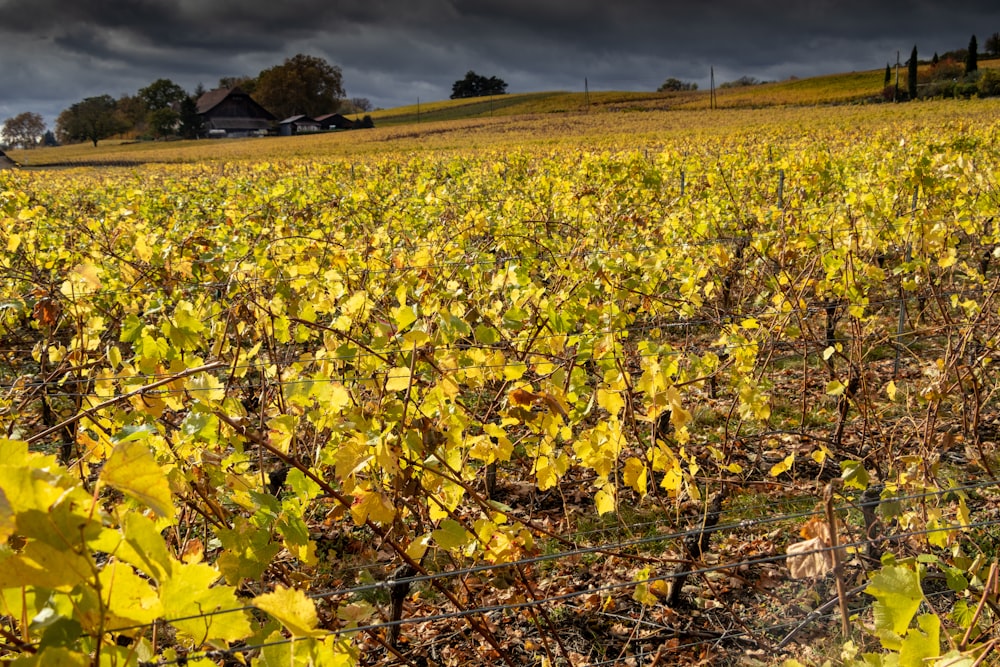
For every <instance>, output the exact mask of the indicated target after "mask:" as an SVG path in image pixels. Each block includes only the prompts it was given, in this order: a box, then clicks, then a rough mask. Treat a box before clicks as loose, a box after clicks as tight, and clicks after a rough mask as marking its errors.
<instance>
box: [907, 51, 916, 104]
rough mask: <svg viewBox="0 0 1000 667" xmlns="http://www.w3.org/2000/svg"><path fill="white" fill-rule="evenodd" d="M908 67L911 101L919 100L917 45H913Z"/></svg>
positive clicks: (908, 86) (908, 85)
mask: <svg viewBox="0 0 1000 667" xmlns="http://www.w3.org/2000/svg"><path fill="white" fill-rule="evenodd" d="M906 66H907V68H908V69H907V71H906V73H907V79H906V83H907V88H908V89H909V92H910V99H911V100H915V99H917V45H916V44H914V45H913V51H911V52H910V59H909V60H908V61H907V63H906Z"/></svg>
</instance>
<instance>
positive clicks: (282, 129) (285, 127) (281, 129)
mask: <svg viewBox="0 0 1000 667" xmlns="http://www.w3.org/2000/svg"><path fill="white" fill-rule="evenodd" d="M311 132H319V123H318V122H316V120H315V119H314V118H310V117H309V116H303V115H298V116H291V117H289V118H286V119H285V120H283V121H281V122H280V123H279V124H278V134H280V135H281V136H283V137H289V136H291V135H293V134H309V133H311Z"/></svg>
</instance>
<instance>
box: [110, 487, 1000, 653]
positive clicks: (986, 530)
mask: <svg viewBox="0 0 1000 667" xmlns="http://www.w3.org/2000/svg"><path fill="white" fill-rule="evenodd" d="M998 485H1000V481H997V480H978V481H970V482H968V483H965V484H962V485H955V486H951V487H949V488H946V489H937V490H930V491H925V492H921V493H909V494H898V495H892V494H883V498H881V499H880V500H879V501H877V504H881V503H895V504H901V505H905V506H917V507H919V506H923V505H926V504H927V503H929V502H930V501H939V500H942V499H944V498H945V497H946V496H948V497H951V498H957V497H963V498H975V499H976V503H978V504H979V505H982V506H983V507H982V510H983V511H984V512H987V513H989V510H990V509H992V508H991V507H987V505H989V504H990V503H991V502H992V501H995V500H996V499H997V496H996V495H995V492H996V488H997V486H998ZM779 502H780V501H779ZM861 502H862V501H861V500H860V498H855V499H853V500H852V499H850V498H846V497H844V498H842V500H841V502H840V503H839V504H838V505H836V506H835V507H834V512H835V514H836V515H837V516H840V517H842V518H843V521H844V522H845V526H848V527H849V526H850V520H851V518H852V517H853V518H854V519H857V516H858V513H859V503H861ZM976 503H973V508H974V509H973V511H974V512H975V511H977V510H978V505H976ZM776 504H777V503H772V502H768V503H760V504H757V505H753V506H749V507H748V506H741V507H740V508H738V510H733V511H738V512H739V513H740V514H742V515H753V516H755V517H757V518H741V519H739V520H735V521H731V522H728V523H720V524H718V525H715V526H712V527H710V528H708V529H706V528H705V527H703V526H700V525H699V519H698V517H697V516H693V517H689V518H688V520H689V521H690V522H691V525H692V526H693V527H691V528H688V529H685V530H675V531H667V532H659V533H656V534H652V535H646V536H642V537H637V538H631V539H618V540H615V541H607V542H599V543H597V544H591V545H587V546H579V547H575V548H571V549H561V550H557V551H553V552H550V553H545V554H539V555H535V556H529V557H524V558H519V559H516V560H512V561H510V562H499V563H481V564H477V565H473V566H469V567H463V568H458V569H451V570H442V571H438V572H429V573H427V574H419V575H415V576H406V577H399V578H393V577H392V576H390V577H387V578H386V579H384V580H381V581H377V582H373V583H368V584H363V585H357V586H345V587H337V588H331V589H326V590H319V591H312V592H310V593H309V594H308V597H309V598H310V599H312V600H313V601H315V602H317V603H322V602H324V601H327V602H329V603H331V604H334V606H335V607H336V605H339V604H346V603H349V602H351V601H354V600H359V599H366V600H371V599H374V598H376V597H377V595H375V594H378V593H383V594H387V593H389V592H391V591H393V590H394V589H398V588H399V587H403V588H404V589H406V590H410V589H411V587H420V586H422V585H427V584H430V583H432V582H436V583H441V584H446V583H447V582H454V583H452V586H457V585H459V584H460V583H461V582H463V581H468V580H469V578H471V577H476V576H477V575H482V574H485V573H490V574H492V575H493V576H497V575H499V574H500V573H502V572H503V571H514V572H518V573H521V574H523V573H525V572H529V573H533V574H534V577H533V578H534V583H533V584H532V585H531V591H532V593H533V594H534V597H524V596H519V597H521V599H516V600H514V601H510V602H503V603H485V604H475V603H473V604H470V605H468V606H467V607H464V608H458V609H453V610H449V611H441V612H437V613H430V614H417V615H413V616H404V617H402V618H399V619H396V620H391V619H384V620H381V621H377V622H369V623H365V624H361V625H357V626H353V627H339V628H331V629H329V630H328V631H326V634H325V635H323V636H329V637H334V638H354V637H359V636H361V635H362V634H368V635H375V636H381V635H382V634H384V633H386V632H388V631H389V630H390V629H391V628H404V629H405V628H416V627H418V626H419V627H421V628H423V632H424V635H423V636H425V637H426V629H427V627H429V626H435V625H438V624H446V622H448V621H453V620H461V619H468V618H470V617H482V618H485V619H488V620H489V621H491V623H492V624H493V626H495V627H503V626H504V625H505V624H506V625H509V626H512V627H513V626H515V625H516V626H517V627H519V628H521V630H522V632H520V633H519V641H520V640H523V639H524V637H525V636H526V635H525V634H524V633H525V632H527V633H528V635H529V636H530V637H532V638H533V641H535V643H536V644H537V645H539V646H540V645H542V644H545V643H546V642H548V643H553V645H554V642H555V640H554V638H553V637H552V636H550V633H553V632H558V631H559V628H557V627H550V626H549V625H546V624H544V623H542V624H541V625H539V626H531V627H533V628H534V630H531V629H530V628H529V627H528V626H529V625H531V624H528V625H525V622H524V616H523V615H524V614H526V613H530V612H532V611H533V610H538V611H543V610H544V611H547V612H548V613H552V612H554V611H556V610H558V609H559V608H566V609H568V610H570V611H572V612H574V613H575V614H577V615H579V616H581V617H593V618H599V619H604V620H605V621H607V622H609V623H619V624H622V625H625V626H632V628H633V633H634V632H635V630H636V629H637V628H640V627H641V628H643V629H645V630H647V631H650V632H656V633H659V635H660V637H659V638H660V639H663V638H664V637H672V638H674V639H676V640H678V641H674V642H673V643H671V644H670V645H669V647H664V646H660V647H659V648H658V649H657V650H655V651H646V650H642V649H641V643H642V642H638V641H635V642H632V641H624V642H621V646H619V647H617V649H616V650H619V651H621V652H622V653H621V655H619V656H618V657H615V658H606V659H595V660H590V661H586V662H583V661H581V662H577V663H575V664H577V665H578V666H579V667H600V666H602V665H610V664H616V663H618V661H620V660H622V659H623V658H624V657H625V656H626V655H627V656H628V657H630V658H633V659H635V660H640V661H641V660H644V659H648V658H651V657H652V656H653V655H664V654H665V653H666V654H679V653H680V652H683V651H685V650H690V649H693V648H697V647H700V646H717V647H726V646H728V647H730V648H731V647H733V646H736V647H745V646H747V645H752V646H755V647H758V648H766V649H769V650H780V649H781V648H784V647H785V646H787V645H789V644H790V643H791V642H793V641H794V639H795V634H796V633H797V632H800V631H804V630H805V629H806V626H807V625H814V626H817V627H822V624H823V622H824V621H828V620H830V619H833V618H835V617H837V616H838V615H839V613H840V612H839V611H824V610H828V609H829V607H830V606H831V604H832V601H833V600H834V599H835V597H830V599H822V598H821V599H820V600H819V602H817V603H816V604H815V606H814V607H813V608H812V609H808V610H807V609H801V607H800V605H798V604H797V605H794V606H793V607H792V608H785V607H782V606H781V605H780V604H778V605H775V604H774V603H773V600H772V601H771V603H772V606H775V607H777V612H776V613H780V614H781V615H782V616H787V617H788V618H787V620H781V621H779V622H774V618H773V617H772V616H771V615H766V614H765V615H763V616H762V617H759V618H750V617H747V616H743V617H739V618H730V617H728V616H727V611H726V609H725V607H723V606H720V607H717V608H715V609H714V611H713V610H712V608H707V609H702V610H701V611H700V612H698V613H699V615H701V616H706V615H708V616H712V617H713V618H714V619H716V621H717V622H718V621H723V620H724V621H726V623H727V624H728V626H727V628H725V629H721V630H709V629H706V628H703V627H698V626H697V625H696V624H693V623H691V622H690V619H687V622H684V621H683V620H682V619H684V618H685V614H686V613H687V612H686V611H685V610H686V609H692V608H693V609H697V607H689V606H687V605H685V606H684V607H682V608H680V609H679V610H678V611H679V612H680V615H679V616H676V615H675V616H673V617H672V618H674V621H673V622H672V623H667V622H665V621H663V620H662V619H661V620H658V621H654V620H649V618H647V615H646V614H645V613H644V611H643V610H644V609H645V610H651V609H656V608H658V607H659V608H663V607H664V606H665V604H666V603H665V602H661V603H657V604H655V605H653V606H648V605H647V606H645V607H643V606H640V605H639V604H635V605H634V608H633V609H632V611H633V614H632V615H629V614H628V613H626V612H621V611H615V610H608V609H606V608H602V603H603V602H606V601H607V600H608V599H611V598H615V599H617V600H619V604H621V601H622V600H624V601H625V602H627V601H628V600H629V599H630V596H629V595H628V594H629V592H630V591H633V590H635V589H636V587H637V586H643V585H645V586H648V585H650V584H653V583H654V582H677V581H678V580H687V579H689V578H691V577H694V578H700V577H707V576H710V575H713V574H716V573H726V574H727V575H728V576H730V577H735V578H738V579H747V578H754V577H755V576H760V573H761V572H762V570H763V569H770V570H771V571H772V572H777V573H780V577H781V578H782V579H785V580H786V583H787V581H788V580H787V575H786V574H785V573H784V567H783V564H784V563H785V561H786V560H787V559H788V557H789V556H788V554H786V553H784V552H781V551H780V548H779V547H777V546H774V547H773V548H772V549H770V550H769V551H767V552H764V553H755V554H753V555H750V556H748V557H743V558H726V553H727V549H726V548H725V547H721V548H719V549H712V548H709V549H706V553H708V554H709V556H710V559H711V560H716V561H718V562H714V563H706V562H705V559H704V558H703V559H700V560H698V561H690V560H689V558H688V556H686V555H685V554H684V553H683V548H682V547H681V546H680V544H681V543H682V542H683V541H684V540H685V539H687V538H691V537H693V536H699V535H710V536H711V539H712V540H714V541H715V543H716V544H720V543H722V544H726V543H728V542H730V541H731V540H732V539H733V538H737V537H738V536H739V535H747V534H751V533H752V531H757V532H759V531H760V530H761V529H764V530H766V531H768V532H770V531H771V530H773V528H774V527H781V528H783V530H784V531H786V534H792V533H794V532H795V529H796V528H797V526H799V525H801V524H802V523H803V522H804V521H806V520H808V519H811V518H816V517H821V516H823V515H824V512H825V510H824V509H813V510H807V511H800V512H790V513H789V512H780V513H774V512H772V511H771V508H772V507H774V506H775V505H776ZM728 512H730V510H723V514H726V513H728ZM993 514H994V516H992V517H988V518H984V519H982V520H973V521H968V522H962V521H959V520H956V521H954V522H945V523H943V524H942V525H938V526H935V527H921V528H912V529H907V530H897V531H893V530H891V525H889V524H887V525H886V526H885V530H883V532H882V533H881V534H880V535H879V536H878V537H877V540H878V541H879V542H880V543H881V544H882V545H883V546H891V545H898V546H900V548H901V549H902V550H903V551H904V552H905V551H906V546H905V545H912V544H913V540H915V539H926V538H927V537H928V536H929V535H932V534H935V533H938V534H947V535H950V536H951V539H952V540H953V544H958V543H964V544H966V545H967V547H968V548H969V549H970V550H971V551H973V552H974V551H976V550H980V553H983V554H988V553H991V552H993V549H995V548H996V547H998V546H1000V543H998V541H997V539H996V536H995V535H993V533H992V532H991V529H993V528H996V527H997V525H998V524H1000V514H997V513H996V512H993ZM660 525H662V524H657V525H656V526H654V528H655V527H659V526H660ZM640 527H641V526H633V527H632V528H640ZM589 534H592V533H586V532H585V533H579V534H572V535H565V537H566V538H567V539H571V540H580V539H582V538H584V537H587V536H588V535H589ZM846 534H847V535H852V534H853V535H855V536H857V535H859V534H860V535H861V536H860V537H851V538H849V539H847V540H845V541H843V542H841V543H839V544H838V545H837V546H836V547H834V546H824V547H820V548H816V549H811V550H808V551H802V552H799V553H798V554H797V555H798V556H802V557H804V556H808V555H811V554H821V553H826V552H831V551H834V550H838V551H839V552H840V553H850V554H852V555H851V556H850V558H851V560H850V562H849V565H850V568H849V569H850V576H851V577H852V578H853V579H854V581H855V583H857V582H859V581H860V582H861V583H860V585H856V586H854V587H853V588H852V589H851V591H850V597H851V599H852V602H853V604H854V606H853V608H852V612H851V613H852V614H861V613H864V612H865V610H866V609H869V607H870V601H871V600H870V597H867V598H866V597H861V593H863V592H864V589H865V584H864V579H865V573H866V572H870V571H872V570H874V569H877V567H878V563H877V562H873V561H869V560H867V559H866V558H865V557H864V556H863V555H862V550H863V549H865V548H866V547H868V546H869V545H870V544H872V542H873V540H872V539H870V538H869V537H868V536H865V535H864V530H863V528H861V527H855V528H853V529H850V528H848V533H846ZM954 540H959V541H958V542H954ZM781 541H782V540H776V542H781ZM791 541H794V540H788V542H791ZM639 552H644V553H652V554H654V555H653V556H651V559H652V560H654V561H656V560H659V561H660V564H661V566H662V567H663V568H665V569H666V568H669V570H670V571H664V572H657V573H656V574H653V575H651V576H646V577H641V578H636V577H634V576H633V577H632V578H628V577H627V576H626V578H624V579H621V580H616V581H600V580H598V581H596V582H595V581H591V582H590V583H588V584H586V585H584V586H581V587H579V588H577V589H575V590H569V591H562V592H553V591H551V590H549V589H552V588H555V589H557V591H559V586H557V585H556V584H554V583H552V584H546V583H545V579H544V578H545V572H546V571H543V570H542V569H539V568H540V567H541V566H549V568H550V569H549V570H547V572H550V573H551V572H557V571H558V570H557V568H558V567H559V565H560V562H563V561H569V562H572V563H574V564H577V563H579V559H580V558H581V557H584V556H601V557H603V558H605V559H608V560H609V561H611V562H623V561H624V562H628V561H629V560H634V559H635V556H636V554H637V553H639ZM946 553H947V552H946V551H945V552H942V558H946V556H945V554H946ZM655 554H661V555H659V556H657V555H655ZM903 555H905V553H904V554H903ZM681 564H686V565H688V566H689V567H679V565H681ZM366 569H368V570H369V571H371V570H374V569H377V565H376V564H369V565H368V566H366ZM621 573H622V574H625V575H629V574H634V568H624V569H623V570H621ZM826 582H827V583H826V584H824V583H823V581H822V580H820V581H816V580H812V581H799V582H796V585H797V588H798V589H799V591H800V592H801V590H806V589H809V588H811V587H818V589H817V590H819V589H822V588H824V587H826V588H829V578H827V579H826ZM829 595H830V594H829V593H828V596H829ZM593 596H599V597H600V598H601V600H602V603H597V604H594V603H590V604H587V605H585V606H580V599H581V598H587V599H588V600H592V599H593ZM947 596H951V597H952V598H953V599H957V596H958V593H956V592H955V591H948V590H943V591H928V592H927V597H928V599H930V598H932V597H947ZM709 597H710V598H711V597H713V596H711V595H710V596H709ZM718 597H720V598H721V597H724V596H723V595H721V594H720V595H719V596H718ZM755 602H758V603H759V601H755ZM254 609H255V608H254V607H253V606H252V605H246V606H240V607H235V608H231V609H219V610H214V611H209V612H205V613H202V614H197V615H192V616H185V617H180V618H164V619H159V620H158V621H156V622H155V623H152V624H142V625H129V626H120V627H113V628H109V629H107V632H109V633H111V634H112V635H114V634H119V633H130V634H135V633H136V632H139V633H142V632H145V631H152V628H153V627H154V626H157V625H163V624H167V625H169V624H171V623H176V622H182V621H188V620H196V619H199V618H209V617H213V616H219V615H226V614H233V613H246V612H252V611H253V610H254ZM560 627H561V628H562V629H563V630H565V631H572V623H569V624H566V623H563V624H562V625H561V626H560ZM789 630H791V631H792V632H788V631H789ZM782 632H783V633H784V634H781V635H779V634H777V633H782ZM320 638H322V636H321V637H320ZM500 639H501V640H504V637H502V636H501V638H500ZM294 641H295V639H294V638H283V639H281V640H278V641H268V642H259V643H254V644H247V645H234V646H232V647H230V648H228V649H224V650H223V649H210V650H202V651H192V652H188V653H184V654H183V655H181V656H179V657H177V658H176V659H169V660H168V659H156V660H149V661H145V662H140V665H141V666H142V667H153V666H162V665H173V664H178V665H183V664H188V663H189V662H190V661H192V660H195V659H197V658H206V659H209V660H216V661H224V660H227V659H237V656H248V655H252V654H255V653H256V652H259V651H260V650H263V649H267V648H271V647H276V646H285V645H290V644H292V643H293V642H294ZM424 641H425V642H427V641H430V642H431V643H433V640H426V639H425V640H424ZM419 645H420V642H418V641H416V640H414V643H413V645H412V646H411V649H412V648H413V647H415V646H419ZM637 647H639V648H637ZM639 664H641V663H639Z"/></svg>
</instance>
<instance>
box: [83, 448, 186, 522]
mask: <svg viewBox="0 0 1000 667" xmlns="http://www.w3.org/2000/svg"><path fill="white" fill-rule="evenodd" d="M100 479H101V481H102V482H104V483H105V484H107V485H109V486H113V487H114V488H116V489H118V490H119V491H121V492H122V493H124V494H126V495H128V496H131V497H132V498H135V499H136V500H138V501H139V502H141V503H143V504H144V505H146V506H147V507H149V508H150V509H151V510H153V511H154V512H156V514H157V515H159V516H161V517H164V518H166V519H173V518H174V504H173V501H172V500H171V497H170V485H169V483H168V482H167V476H166V475H165V474H164V472H163V469H162V468H160V466H159V465H157V463H156V459H154V458H153V453H152V452H151V451H150V450H149V447H147V446H146V445H144V444H143V443H142V442H138V441H136V440H129V441H126V442H120V443H118V444H117V445H116V446H115V448H114V450H112V452H111V457H110V458H109V459H108V460H107V462H106V463H105V464H104V468H103V470H101V477H100Z"/></svg>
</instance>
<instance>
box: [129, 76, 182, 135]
mask: <svg viewBox="0 0 1000 667" xmlns="http://www.w3.org/2000/svg"><path fill="white" fill-rule="evenodd" d="M187 96H188V95H187V93H185V92H184V89H183V88H181V87H180V86H178V85H177V84H176V83H174V82H173V81H171V80H170V79H157V80H156V81H154V82H153V83H151V84H149V85H148V86H146V87H145V88H141V89H140V90H139V93H138V97H139V99H140V100H142V102H143V104H144V105H145V107H146V125H147V126H148V127H149V130H150V131H151V132H152V133H153V136H154V137H156V138H157V139H159V138H161V137H168V136H170V135H172V134H175V133H176V131H177V121H178V119H179V118H180V114H179V113H178V111H177V109H178V106H179V105H180V103H181V102H182V101H183V100H185V99H186V98H187Z"/></svg>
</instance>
